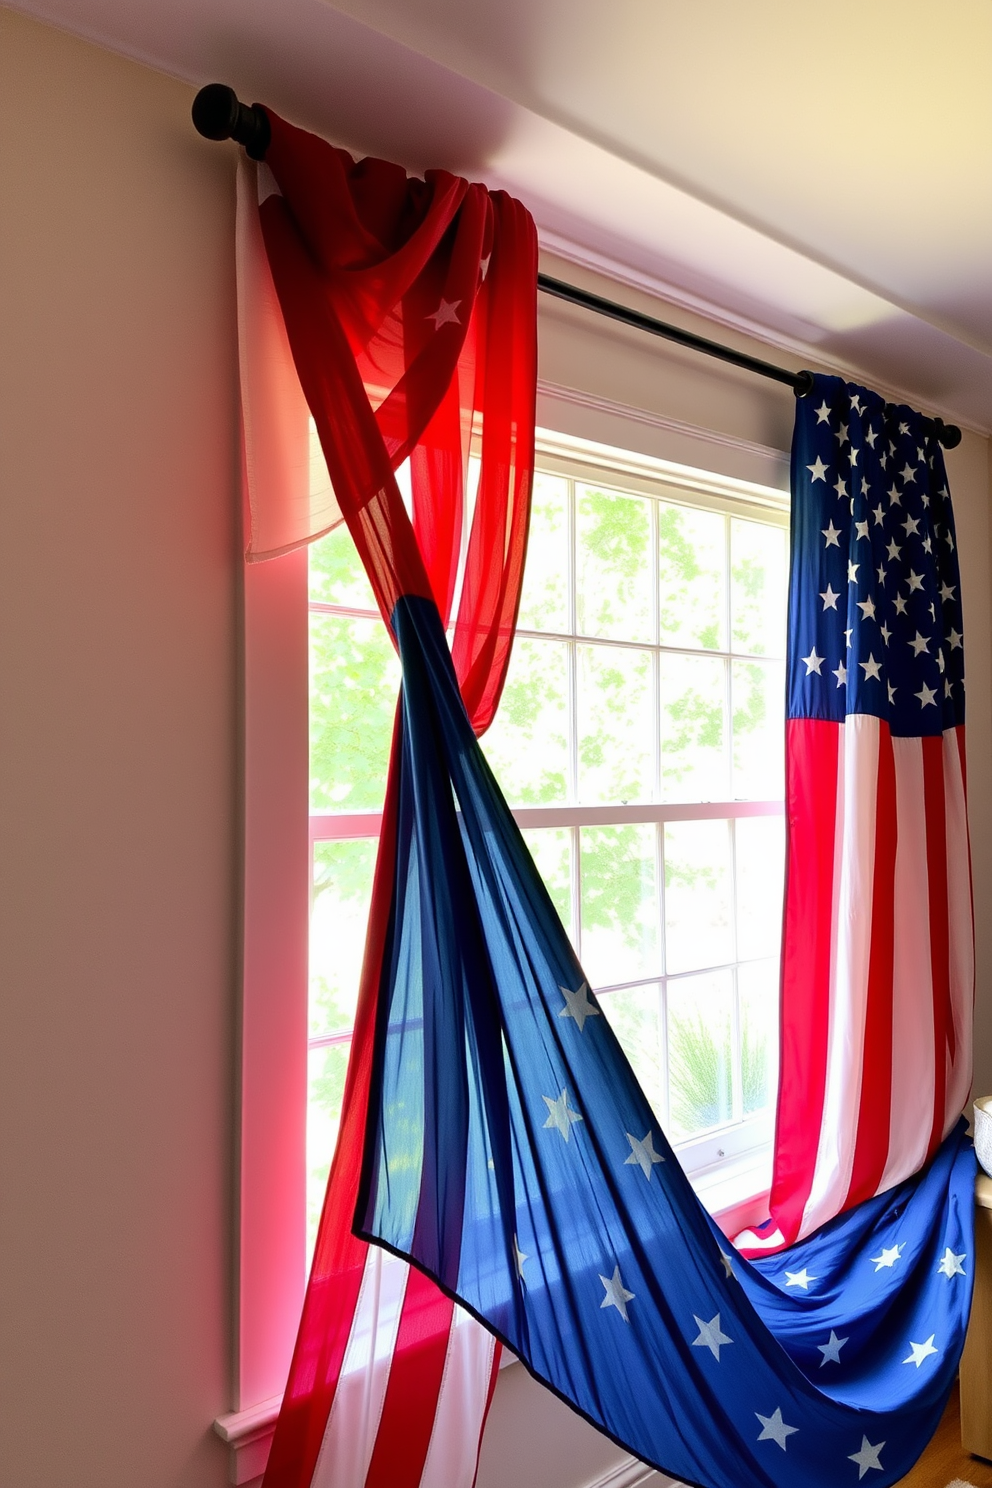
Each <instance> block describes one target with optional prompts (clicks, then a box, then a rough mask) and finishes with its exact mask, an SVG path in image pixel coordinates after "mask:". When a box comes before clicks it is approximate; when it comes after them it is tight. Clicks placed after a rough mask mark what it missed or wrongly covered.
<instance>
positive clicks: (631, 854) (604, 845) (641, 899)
mask: <svg viewBox="0 0 992 1488" xmlns="http://www.w3.org/2000/svg"><path fill="white" fill-rule="evenodd" d="M581 842H582V965H583V967H584V969H585V972H586V975H587V976H588V978H589V980H590V982H591V984H592V985H593V986H594V987H598V986H610V985H612V984H615V983H617V982H627V981H636V980H637V979H638V978H640V977H647V976H651V975H653V974H656V973H657V972H658V971H660V969H661V967H660V947H659V933H658V928H659V927H658V887H657V875H656V871H655V829H654V827H651V826H628V827H583V829H582V833H581Z"/></svg>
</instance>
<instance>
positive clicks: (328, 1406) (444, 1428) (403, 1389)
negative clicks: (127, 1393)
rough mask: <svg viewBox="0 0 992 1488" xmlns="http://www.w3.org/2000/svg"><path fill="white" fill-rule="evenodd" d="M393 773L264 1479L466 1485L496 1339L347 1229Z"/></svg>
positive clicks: (337, 1484) (379, 942)
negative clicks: (331, 1147) (315, 1218)
mask: <svg viewBox="0 0 992 1488" xmlns="http://www.w3.org/2000/svg"><path fill="white" fill-rule="evenodd" d="M396 778H397V777H396V773H395V772H394V771H391V772H390V782H389V788H388V790H387V795H386V803H385V809H384V812H383V825H382V836H381V838H380V845H379V855H378V858H377V860H376V869H375V880H374V883H373V887H372V905H371V909H370V913H369V928H368V935H367V941H366V957H365V963H364V965H363V967H362V979H361V986H360V989H359V998H358V1010H357V1015H356V1019H355V1033H354V1039H353V1042H352V1051H351V1057H350V1060H349V1063H348V1076H347V1081H346V1084H345V1091H344V1100H343V1105H342V1115H341V1130H340V1133H339V1136H338V1143H337V1147H336V1149H335V1153H334V1161H333V1163H332V1166H331V1173H330V1178H329V1180H328V1185H327V1194H326V1197H325V1199H324V1208H323V1213H322V1214H321V1220H320V1228H319V1230H318V1232H317V1243H316V1248H315V1250H314V1258H313V1265H312V1267H311V1271H310V1280H309V1283H308V1286H307V1293H306V1298H305V1301H304V1304H303V1316H302V1318H301V1320H300V1331H299V1336H298V1338H297V1342H296V1349H295V1352H294V1354H293V1362H292V1365H291V1367H290V1372H289V1381H288V1383H287V1386H286V1394H285V1396H284V1398H283V1405H282V1410H281V1412H280V1415H279V1420H278V1423H277V1425H276V1433H275V1438H274V1440H273V1443H272V1451H271V1453H270V1456H269V1462H268V1466H267V1468H266V1472H265V1479H264V1488H304V1485H305V1488H471V1485H472V1484H473V1483H474V1482H475V1477H476V1471H477V1468H478V1460H479V1450H480V1446H481V1442H482V1432H483V1428H484V1427H485V1422H486V1416H487V1414H488V1411H489V1405H490V1402H491V1401H492V1395H493V1390H494V1389H495V1386H496V1376H497V1373H498V1370H499V1358H500V1346H499V1344H498V1343H497V1342H496V1340H495V1339H494V1338H493V1336H492V1334H490V1333H488V1332H487V1331H486V1330H485V1329H484V1328H482V1327H480V1325H479V1324H478V1323H477V1322H475V1320H474V1319H473V1318H472V1317H470V1316H469V1315H468V1314H467V1313H466V1312H464V1311H463V1309H462V1308H460V1307H458V1306H457V1305H456V1304H455V1303H453V1302H452V1301H451V1299H450V1298H448V1297H446V1296H445V1295H444V1294H443V1293H442V1292H440V1291H439V1290H438V1288H437V1287H436V1286H435V1285H434V1283H433V1282H432V1281H429V1280H428V1279H427V1277H425V1276H423V1275H422V1274H421V1273H420V1272H418V1271H416V1270H414V1269H412V1268H411V1267H410V1266H408V1265H407V1263H406V1262H405V1261H401V1260H398V1259H397V1258H396V1257H395V1256H392V1255H390V1254H388V1253H387V1252H386V1251H384V1250H381V1249H379V1248H378V1247H377V1246H370V1245H368V1244H367V1243H366V1242H365V1241H364V1240H361V1239H358V1238H357V1237H356V1236H355V1235H353V1234H352V1230H351V1225H352V1216H353V1214H354V1212H355V1201H356V1198H357V1194H358V1185H359V1178H360V1173H361V1162H362V1145H363V1138H364V1133H365V1120H366V1113H367V1111H368V1102H369V1086H370V1081H371V1073H372V1042H373V1039H372V1034H373V1029H374V1026H375V1018H376V1006H377V1001H378V989H379V981H380V976H381V971H382V957H383V954H384V949H385V945H386V930H387V925H388V920H389V913H390V906H391V902H392V881H393V872H394V866H395V842H396V789H395V781H396Z"/></svg>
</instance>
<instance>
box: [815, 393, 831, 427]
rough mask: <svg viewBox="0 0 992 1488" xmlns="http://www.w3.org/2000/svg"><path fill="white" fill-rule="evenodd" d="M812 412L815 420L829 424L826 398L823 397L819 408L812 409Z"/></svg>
mask: <svg viewBox="0 0 992 1488" xmlns="http://www.w3.org/2000/svg"><path fill="white" fill-rule="evenodd" d="M813 412H814V413H815V414H816V422H817V423H818V424H829V422H830V409H829V408H828V407H827V400H826V398H824V400H823V402H822V403H821V404H820V406H819V408H815V409H814V410H813Z"/></svg>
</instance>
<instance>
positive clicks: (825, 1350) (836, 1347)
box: [816, 1328, 847, 1369]
mask: <svg viewBox="0 0 992 1488" xmlns="http://www.w3.org/2000/svg"><path fill="white" fill-rule="evenodd" d="M845 1343H847V1339H846V1338H838V1337H837V1334H836V1333H835V1332H834V1330H833V1328H831V1329H830V1337H829V1338H828V1339H827V1341H826V1343H818V1344H817V1345H816V1346H817V1348H818V1349H819V1351H820V1353H821V1354H822V1355H823V1358H822V1359H821V1360H820V1368H821V1369H822V1368H823V1366H824V1364H839V1363H840V1351H841V1349H842V1348H843V1347H844V1345H845Z"/></svg>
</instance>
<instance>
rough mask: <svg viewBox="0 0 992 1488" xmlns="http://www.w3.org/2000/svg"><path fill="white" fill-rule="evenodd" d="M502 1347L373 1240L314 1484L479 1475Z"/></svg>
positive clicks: (428, 1482)
mask: <svg viewBox="0 0 992 1488" xmlns="http://www.w3.org/2000/svg"><path fill="white" fill-rule="evenodd" d="M498 1347H499V1346H498V1345H497V1344H496V1341H495V1339H494V1338H493V1337H492V1335H491V1334H489V1333H487V1332H486V1331H485V1329H483V1328H480V1327H479V1325H478V1323H476V1322H475V1321H474V1319H473V1318H471V1317H469V1315H468V1314H467V1313H466V1312H464V1311H463V1310H462V1308H460V1307H457V1306H455V1305H454V1304H453V1303H451V1302H450V1301H449V1300H448V1299H447V1298H446V1297H443V1296H442V1295H441V1294H440V1293H439V1292H438V1290H437V1288H436V1287H435V1286H433V1285H432V1283H431V1282H429V1281H427V1280H426V1278H425V1277H423V1276H421V1275H420V1274H419V1272H416V1271H412V1270H411V1269H410V1267H409V1266H408V1265H407V1264H406V1262H405V1261H400V1260H398V1259H397V1258H396V1257H395V1256H391V1255H389V1254H388V1253H387V1252H385V1251H382V1250H379V1249H377V1248H376V1247H374V1246H368V1247H366V1256H365V1265H364V1268H363V1273H362V1282H361V1287H360V1290H359V1295H358V1303H357V1306H356V1308H355V1313H354V1316H353V1318H352V1324H351V1330H350V1333H349V1335H348V1341H347V1345H346V1347H345V1352H344V1358H343V1360H342V1364H341V1373H340V1376H339V1378H338V1384H337V1389H336V1390H335V1392H334V1397H333V1400H332V1402H331V1407H330V1410H329V1411H328V1414H327V1423H326V1425H325V1428H324V1434H323V1438H322V1440H321V1443H320V1450H319V1452H318V1454H317V1460H316V1462H315V1464H314V1469H313V1476H312V1477H311V1479H310V1481H311V1483H312V1485H313V1488H377V1485H381V1488H397V1485H400V1484H406V1485H410V1488H413V1485H417V1488H451V1485H452V1484H470V1483H472V1482H474V1481H475V1475H476V1468H477V1465H478V1458H479V1443H480V1438H481V1435H482V1426H483V1423H484V1421H485V1417H486V1412H487V1410H488V1406H489V1401H490V1399H491V1396H492V1390H493V1387H494V1385H495V1381H496V1372H497V1368H498Z"/></svg>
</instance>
